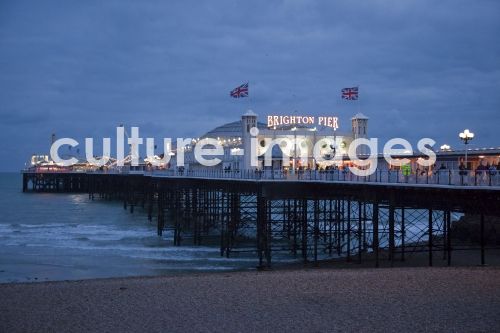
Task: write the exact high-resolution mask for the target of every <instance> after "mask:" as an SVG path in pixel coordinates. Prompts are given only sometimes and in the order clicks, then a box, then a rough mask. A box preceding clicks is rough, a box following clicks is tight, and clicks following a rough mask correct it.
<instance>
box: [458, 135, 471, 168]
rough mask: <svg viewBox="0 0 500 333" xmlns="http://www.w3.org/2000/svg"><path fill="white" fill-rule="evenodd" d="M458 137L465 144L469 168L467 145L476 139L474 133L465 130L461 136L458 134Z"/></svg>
mask: <svg viewBox="0 0 500 333" xmlns="http://www.w3.org/2000/svg"><path fill="white" fill-rule="evenodd" d="M458 137H459V138H460V139H461V140H462V141H463V142H464V144H465V168H466V169H468V168H467V144H468V143H469V141H470V140H472V139H474V133H472V132H470V131H469V130H468V129H466V130H464V131H463V132H461V133H460V134H458Z"/></svg>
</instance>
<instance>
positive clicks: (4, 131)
mask: <svg viewBox="0 0 500 333" xmlns="http://www.w3.org/2000/svg"><path fill="white" fill-rule="evenodd" d="M499 36H500V2H499V1H495V0H491V1H482V0H475V1H473V0H471V1H458V0H450V1H423V0H416V1H402V0H394V1H358V2H355V1H335V2H334V1H234V0H230V1H186V0H182V1H124V0H119V1H62V0H61V1H19V0H12V1H9V0H2V1H0V139H1V140H2V150H1V154H0V170H11V171H14V170H18V169H20V168H22V167H23V165H24V163H25V161H27V160H28V158H29V156H30V155H31V154H33V153H35V152H37V153H38V152H48V150H49V144H50V135H51V133H56V134H57V136H58V137H74V138H76V139H79V138H83V137H86V136H93V137H95V138H99V139H100V138H102V137H109V136H111V137H114V134H115V127H116V126H117V125H118V124H120V123H123V124H125V125H126V126H128V127H130V126H139V127H140V129H141V135H144V136H153V137H156V138H159V139H160V138H163V137H177V136H183V137H190V136H193V137H197V136H199V135H201V134H203V133H204V132H206V131H207V130H209V129H211V128H213V127H215V126H217V125H221V124H224V123H227V122H230V121H235V120H238V119H239V117H240V116H241V114H242V113H243V112H244V111H245V110H246V109H247V108H249V107H250V108H251V109H253V110H254V111H255V112H256V113H257V114H259V116H260V117H261V120H264V118H265V116H266V115H268V114H290V113H293V111H294V110H298V113H299V114H308V115H316V116H319V115H338V116H339V117H340V124H339V125H340V130H349V129H350V120H349V119H350V117H352V116H353V115H354V113H356V112H358V110H360V111H361V112H363V113H364V114H366V115H367V116H369V117H370V121H369V135H370V136H372V137H378V138H380V140H387V139H388V138H391V137H403V138H407V139H408V140H410V142H411V143H412V144H413V145H414V147H416V141H417V140H418V139H419V138H421V137H431V138H434V139H435V140H436V141H437V146H439V145H441V144H443V143H447V144H449V145H451V146H452V147H457V148H458V147H459V146H460V141H459V140H458V136H457V134H458V132H460V131H461V130H463V129H464V128H469V129H471V130H472V131H473V132H475V133H476V137H477V138H476V139H475V140H474V141H473V142H472V144H473V145H474V146H477V147H492V146H500V140H499V138H498V134H499V125H500V42H499ZM246 81H249V82H250V95H251V97H250V98H249V99H239V100H235V99H232V98H230V97H229V91H230V90H231V89H232V88H234V87H236V86H238V85H239V84H241V83H244V82H246ZM355 85H358V86H359V89H360V99H359V101H358V102H346V101H342V100H341V98H340V90H341V89H342V88H343V87H350V86H355ZM82 145H83V142H82Z"/></svg>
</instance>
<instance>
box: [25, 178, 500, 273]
mask: <svg viewBox="0 0 500 333" xmlns="http://www.w3.org/2000/svg"><path fill="white" fill-rule="evenodd" d="M328 177H330V178H328ZM340 177H341V176H340V175H338V178H335V175H330V176H329V175H324V174H323V175H322V174H314V175H313V174H309V175H306V174H304V175H302V177H300V176H296V177H295V178H284V177H283V175H276V174H265V173H255V172H249V173H248V174H246V175H245V174H244V173H239V174H236V173H227V172H226V173H223V172H221V173H213V174H207V173H194V172H193V173H182V174H180V173H175V174H174V173H157V174H155V173H148V172H136V173H134V172H132V171H130V172H128V173H99V172H93V173H78V172H68V173H57V172H53V173H51V172H45V173H40V172H24V173H23V191H25V192H29V191H34V192H60V193H62V192H77V193H88V196H89V200H98V199H99V200H120V201H121V202H123V207H124V209H128V210H130V212H131V213H134V212H136V211H138V210H139V211H141V212H143V213H145V214H147V215H148V218H149V220H151V221H152V222H155V223H156V225H157V233H158V235H162V234H163V233H164V231H165V230H171V231H172V232H173V242H174V245H175V246H182V245H183V244H191V245H214V246H219V247H220V254H221V256H226V257H231V256H237V255H238V253H241V252H251V253H255V254H256V261H258V264H257V265H258V267H261V268H267V267H270V266H271V264H272V262H273V257H274V256H276V255H282V254H283V255H286V256H290V257H292V258H297V259H301V260H303V262H306V263H313V264H319V263H320V262H321V261H322V260H327V259H339V260H345V261H350V262H363V261H365V260H371V261H373V265H374V266H376V267H378V266H380V265H381V264H384V265H391V266H392V265H394V263H396V262H397V261H405V260H406V258H407V257H408V256H409V255H412V254H413V253H417V252H425V253H426V256H427V260H428V265H429V266H433V265H435V264H436V263H438V262H439V263H440V264H443V263H445V264H446V265H452V264H453V256H452V253H453V252H454V251H458V250H463V251H466V250H475V251H477V252H478V253H479V255H478V258H477V262H475V263H471V264H483V265H484V264H486V253H487V250H489V249H494V248H497V247H498V245H499V244H497V241H496V239H495V238H491V237H492V235H493V234H494V232H496V230H497V229H498V226H497V225H494V224H493V223H492V222H488V219H490V218H492V217H500V187H499V186H495V184H496V183H493V184H494V185H488V182H486V185H484V186H474V183H473V182H471V180H470V179H469V180H468V184H470V185H467V186H464V185H447V184H440V183H439V182H438V183H436V182H435V181H434V180H432V179H431V182H430V183H429V178H427V183H426V182H424V181H422V180H421V181H420V182H419V181H418V179H417V181H416V182H413V181H412V180H408V179H406V182H401V180H400V179H399V177H398V178H397V179H398V182H390V181H391V180H392V179H396V178H391V177H393V176H391V175H382V174H380V178H376V179H370V180H369V179H361V180H360V179H354V178H353V179H345V178H344V179H341V178H340ZM384 177H385V178H384ZM445 179H446V182H448V181H449V180H450V179H452V177H451V176H450V177H445ZM460 181H462V182H463V179H461V180H460ZM493 181H494V182H495V181H496V180H495V179H494V180H493ZM489 184H491V180H490V181H489ZM462 215H464V216H471V217H474V218H477V221H478V222H477V224H475V225H473V228H474V230H475V229H477V230H476V231H477V235H478V237H476V238H477V239H472V241H471V239H466V240H464V239H459V238H460V237H459V234H458V233H460V234H461V235H462V234H463V233H464V231H463V230H462V231H460V232H459V231H458V229H457V225H458V224H457V220H458V217H459V216H462ZM457 216H458V217H457ZM493 236H495V235H493ZM462 238H463V237H462Z"/></svg>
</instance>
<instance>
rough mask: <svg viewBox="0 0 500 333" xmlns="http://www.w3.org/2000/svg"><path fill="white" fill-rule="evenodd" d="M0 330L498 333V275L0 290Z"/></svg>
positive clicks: (148, 281) (201, 280)
mask: <svg viewBox="0 0 500 333" xmlns="http://www.w3.org/2000/svg"><path fill="white" fill-rule="evenodd" d="M0 300H1V301H0V302H1V304H0V331H1V332H35V331H36V332H41V331H58V332H89V331H91V332H96V331H101V332H102V331H108V332H109V331H120V332H144V331H148V332H212V331H219V332H220V331H228V332H247V331H248V332H252V331H254V332H255V331H259V332H284V331H287V332H288V331H302V332H304V331H308V332H324V331H330V332H331V331H339V332H348V331H351V332H374V331H375V332H376V331H380V332H382V331H384V332H388V331H389V332H396V331H397V332H401V331H412V332H429V331H440V332H473V331H474V332H492V331H500V268H498V267H460V268H457V267H453V268H444V267H435V268H429V267H425V268H391V269H388V268H380V269H373V268H371V269H367V268H359V269H328V268H326V269H325V268H323V269H302V270H296V269H290V270H286V269H285V270H277V271H265V272H232V273H205V274H196V275H192V274H191V275H181V276H169V277H152V278H118V279H100V280H99V279H97V280H84V281H64V282H44V283H28V284H3V285H0Z"/></svg>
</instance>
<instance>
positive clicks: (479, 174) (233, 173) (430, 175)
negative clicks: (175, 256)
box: [23, 166, 500, 187]
mask: <svg viewBox="0 0 500 333" xmlns="http://www.w3.org/2000/svg"><path fill="white" fill-rule="evenodd" d="M23 173H35V174H54V173H56V174H64V173H73V174H75V173H77V174H85V173H90V174H139V175H147V176H155V177H191V178H192V177H200V178H214V179H247V180H277V181H287V180H289V181H331V182H363V183H389V184H426V185H453V186H490V187H500V170H498V171H497V170H493V171H492V170H476V171H470V170H451V169H450V170H448V169H444V170H435V171H432V172H429V171H418V170H417V171H413V172H411V173H404V172H403V171H401V170H380V169H377V170H376V171H375V172H373V173H372V174H370V175H368V176H357V175H355V174H354V173H352V172H350V171H348V170H298V171H296V172H291V171H283V170H269V169H265V170H211V169H207V170H180V169H178V170H176V169H169V170H158V169H149V170H148V169H146V170H133V169H132V170H131V169H130V168H129V167H127V166H125V167H122V168H116V169H108V170H93V171H85V170H78V171H75V170H62V169H61V170H56V171H51V170H31V169H27V170H23Z"/></svg>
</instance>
